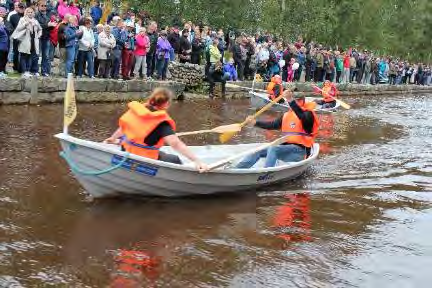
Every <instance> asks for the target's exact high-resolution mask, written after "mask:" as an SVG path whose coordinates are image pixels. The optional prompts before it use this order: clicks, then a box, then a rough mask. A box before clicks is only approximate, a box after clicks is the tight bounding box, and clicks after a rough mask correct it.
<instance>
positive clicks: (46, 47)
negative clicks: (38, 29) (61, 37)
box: [39, 39, 51, 75]
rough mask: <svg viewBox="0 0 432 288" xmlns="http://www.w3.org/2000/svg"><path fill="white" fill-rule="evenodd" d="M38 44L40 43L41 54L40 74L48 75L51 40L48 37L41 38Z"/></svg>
mask: <svg viewBox="0 0 432 288" xmlns="http://www.w3.org/2000/svg"><path fill="white" fill-rule="evenodd" d="M39 45H40V52H41V55H42V62H41V73H42V75H49V74H51V59H50V50H51V42H50V40H49V39H41V40H40V42H39Z"/></svg>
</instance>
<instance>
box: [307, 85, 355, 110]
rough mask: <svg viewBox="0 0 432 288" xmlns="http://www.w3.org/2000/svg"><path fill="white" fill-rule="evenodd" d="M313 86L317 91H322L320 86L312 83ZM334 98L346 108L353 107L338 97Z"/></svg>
mask: <svg viewBox="0 0 432 288" xmlns="http://www.w3.org/2000/svg"><path fill="white" fill-rule="evenodd" d="M312 87H313V88H314V90H315V91H317V92H322V89H321V88H319V87H318V86H315V85H312ZM333 99H335V100H336V102H338V103H339V104H340V105H341V106H342V107H343V108H345V109H351V106H350V105H349V104H347V103H345V102H344V101H342V100H339V99H338V98H336V97H333Z"/></svg>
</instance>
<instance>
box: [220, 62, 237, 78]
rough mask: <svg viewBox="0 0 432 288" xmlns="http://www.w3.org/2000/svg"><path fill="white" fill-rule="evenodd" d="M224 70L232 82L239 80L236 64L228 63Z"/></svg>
mask: <svg viewBox="0 0 432 288" xmlns="http://www.w3.org/2000/svg"><path fill="white" fill-rule="evenodd" d="M223 69H224V74H227V73H228V74H229V80H230V81H236V80H237V70H236V68H235V67H234V64H230V63H227V64H225V65H224V67H223Z"/></svg>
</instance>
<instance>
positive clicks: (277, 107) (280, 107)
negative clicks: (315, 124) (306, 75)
mask: <svg viewBox="0 0 432 288" xmlns="http://www.w3.org/2000/svg"><path fill="white" fill-rule="evenodd" d="M249 94H250V102H251V106H252V107H255V108H258V109H259V108H261V107H263V106H265V105H266V104H268V103H270V99H269V98H268V96H267V94H266V93H260V92H252V91H251V92H249ZM315 99H321V98H318V97H306V101H309V102H310V101H313V100H315ZM339 107H340V103H339V102H336V106H335V107H333V108H322V106H321V105H318V104H317V108H316V109H315V112H317V113H332V112H335V111H336V110H338V109H339ZM289 109H290V107H289V106H288V105H286V104H279V103H276V104H273V106H272V108H270V110H272V111H276V112H287V111H288V110H289Z"/></svg>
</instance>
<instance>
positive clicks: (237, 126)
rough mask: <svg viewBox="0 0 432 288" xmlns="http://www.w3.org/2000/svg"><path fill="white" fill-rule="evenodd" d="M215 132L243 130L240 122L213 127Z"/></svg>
mask: <svg viewBox="0 0 432 288" xmlns="http://www.w3.org/2000/svg"><path fill="white" fill-rule="evenodd" d="M212 131H213V132H216V133H226V132H240V131H241V125H240V124H237V123H236V124H230V125H223V126H219V127H216V128H213V129H212Z"/></svg>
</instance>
